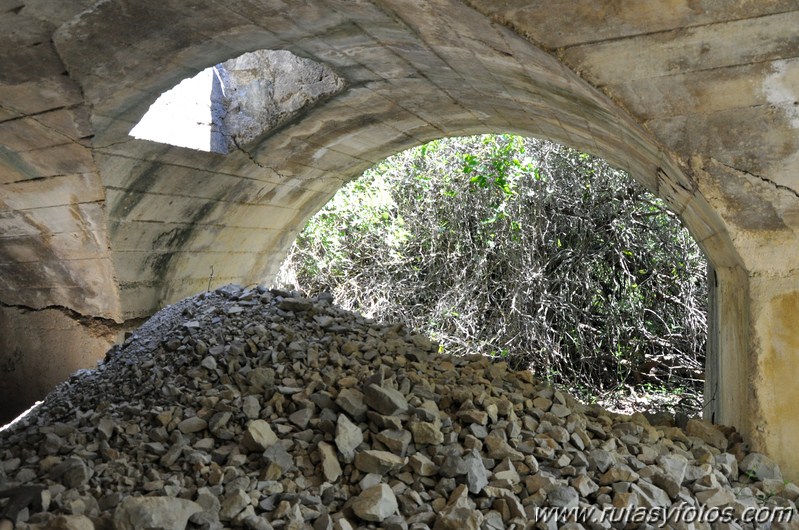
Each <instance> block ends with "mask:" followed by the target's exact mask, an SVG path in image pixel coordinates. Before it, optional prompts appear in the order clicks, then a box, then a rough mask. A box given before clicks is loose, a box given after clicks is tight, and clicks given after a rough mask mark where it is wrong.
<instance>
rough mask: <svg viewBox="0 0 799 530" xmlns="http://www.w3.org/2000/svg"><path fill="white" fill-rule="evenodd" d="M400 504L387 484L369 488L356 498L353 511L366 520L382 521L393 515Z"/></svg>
mask: <svg viewBox="0 0 799 530" xmlns="http://www.w3.org/2000/svg"><path fill="white" fill-rule="evenodd" d="M398 508H399V506H398V505H397V497H396V496H395V495H394V492H393V491H391V488H389V487H388V485H387V484H377V485H376V486H372V487H371V488H367V489H365V490H364V491H362V492H361V494H360V495H358V496H357V497H356V498H355V502H353V503H352V511H353V512H354V513H355V515H357V516H358V517H360V518H361V519H363V520H364V521H371V522H377V523H379V522H382V521H384V520H386V519H387V518H388V517H390V516H391V515H393V514H394V513H395V512H396V511H397V509H398Z"/></svg>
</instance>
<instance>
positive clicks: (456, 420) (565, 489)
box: [0, 286, 799, 530]
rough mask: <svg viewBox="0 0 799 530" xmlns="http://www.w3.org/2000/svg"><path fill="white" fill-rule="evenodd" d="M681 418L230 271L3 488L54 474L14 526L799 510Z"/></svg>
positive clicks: (52, 428) (522, 522) (331, 523)
mask: <svg viewBox="0 0 799 530" xmlns="http://www.w3.org/2000/svg"><path fill="white" fill-rule="evenodd" d="M680 423H682V425H681V426H680V427H677V426H675V425H674V418H673V417H670V416H667V415H666V416H664V415H662V414H661V415H649V416H647V415H644V414H640V413H639V414H634V415H632V416H622V415H617V414H612V413H609V412H606V411H603V410H602V409H600V408H599V407H596V406H586V405H581V404H579V403H577V402H575V401H574V400H573V399H572V398H571V397H570V396H568V395H566V394H564V393H562V392H560V391H558V390H556V389H553V388H552V387H551V386H549V385H547V384H545V383H538V382H536V381H535V380H534V379H533V378H532V376H531V374H530V373H529V372H513V371H511V370H509V369H508V367H507V365H506V364H505V363H503V362H496V361H494V360H492V359H489V358H485V357H480V356H473V357H449V356H445V355H441V354H439V352H438V347H437V345H436V344H434V343H432V342H431V341H430V340H429V339H427V338H426V337H424V336H421V335H418V334H413V333H409V332H408V331H406V330H404V329H403V328H402V327H401V326H397V325H386V324H381V323H376V322H372V321H370V320H368V319H365V318H363V317H360V316H358V315H356V314H353V313H350V312H346V311H344V310H342V309H340V308H337V307H336V306H334V305H332V304H331V302H330V300H329V299H328V298H324V297H320V298H314V299H309V298H304V297H302V296H300V295H298V294H297V293H289V292H282V291H277V290H267V289H264V288H255V289H242V288H238V287H234V286H229V287H226V288H223V289H220V290H217V291H216V292H214V293H208V294H203V295H199V296H196V297H194V298H190V299H187V300H184V301H182V302H180V303H179V304H176V305H175V306H171V307H169V308H167V309H165V310H164V311H162V312H160V313H159V314H157V315H156V316H154V317H153V318H152V319H151V320H150V321H148V323H146V324H145V325H144V326H143V327H142V328H141V329H140V330H138V331H137V332H136V334H135V335H133V336H131V337H129V338H128V339H127V340H126V341H125V343H124V344H123V345H122V346H121V347H117V348H115V349H113V350H112V351H110V352H109V354H108V356H107V357H106V359H105V361H104V362H102V363H101V364H100V365H99V366H98V368H97V369H96V370H86V371H83V372H80V373H78V374H76V375H75V376H73V377H72V378H71V379H70V380H69V381H68V382H66V383H64V384H63V385H61V386H60V387H59V388H58V389H57V390H56V391H55V392H54V393H53V394H51V395H50V396H49V397H48V398H47V400H46V401H45V403H44V404H43V405H42V406H40V407H39V408H38V409H37V410H36V411H35V412H34V414H33V415H32V416H30V417H29V418H28V419H26V420H24V421H23V422H21V423H20V424H18V425H15V426H13V427H12V428H10V429H7V430H6V431H4V432H2V433H0V490H7V489H8V488H13V487H16V486H25V485H41V486H43V488H44V489H43V490H42V491H41V493H40V497H41V498H37V499H36V501H37V502H36V503H31V505H30V506H28V507H26V508H24V509H23V510H22V511H21V512H20V513H19V523H18V524H17V528H20V529H34V528H46V529H73V530H77V529H80V530H91V529H98V530H99V529H118V530H129V529H130V530H133V529H167V530H182V529H184V528H190V529H222V528H246V529H253V530H268V529H272V528H273V529H303V528H313V529H314V530H330V529H337V530H339V529H340V530H349V529H355V528H378V527H379V528H385V529H390V530H405V529H418V530H422V529H433V530H447V529H459V530H470V529H484V530H500V529H506V528H507V529H511V528H520V529H521V528H546V529H550V528H551V529H555V528H611V527H613V528H624V527H626V528H655V527H657V526H658V524H657V523H655V522H635V521H632V522H631V521H629V520H626V521H615V522H614V520H612V519H610V520H609V519H605V520H602V519H601V518H600V517H594V518H593V520H590V521H582V522H570V523H564V522H558V521H556V517H555V516H554V515H552V516H551V517H549V519H544V518H543V516H542V512H541V511H540V510H539V508H541V507H564V508H569V507H581V506H582V507H587V506H593V507H597V508H599V509H602V508H616V509H622V508H625V507H628V508H634V507H650V508H651V507H656V508H657V507H660V508H667V507H672V508H674V507H677V506H683V507H693V508H696V509H699V508H702V507H703V508H702V509H705V510H707V509H708V508H715V509H717V510H721V509H727V510H729V513H734V514H735V516H736V517H737V518H740V517H741V516H742V515H743V513H744V511H746V510H747V509H748V508H752V507H758V506H766V507H769V508H773V509H776V508H791V509H795V507H796V505H795V504H794V501H795V500H796V498H797V497H799V488H797V487H796V486H795V485H793V484H790V483H786V482H784V481H783V480H782V477H781V475H780V471H779V468H778V467H777V466H776V465H775V464H774V463H773V462H771V461H770V460H769V459H768V458H767V457H766V456H764V455H761V454H757V453H750V454H747V453H746V450H745V447H744V446H743V444H742V443H741V442H740V438H739V437H738V436H737V434H736V433H734V432H733V431H732V430H729V429H726V430H719V429H717V428H716V427H714V426H711V425H709V424H707V423H705V422H702V421H699V420H688V421H687V422H680ZM681 427H682V428H681ZM0 493H1V492H0ZM3 502H4V501H3V500H2V499H0V507H2V505H3ZM575 517H576V516H575ZM796 519H797V521H799V517H797V518H796ZM791 524H794V525H795V524H796V523H774V524H771V523H761V524H757V527H758V528H767V527H772V528H792V526H791ZM764 525H765V526H764ZM667 527H669V528H754V527H755V525H754V524H748V523H740V522H735V521H733V522H717V523H713V524H710V523H707V522H677V521H672V522H669V523H668V524H667Z"/></svg>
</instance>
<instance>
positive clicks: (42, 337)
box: [0, 307, 119, 424]
mask: <svg viewBox="0 0 799 530" xmlns="http://www.w3.org/2000/svg"><path fill="white" fill-rule="evenodd" d="M81 320H82V321H81ZM118 338H119V332H118V331H117V326H114V325H109V323H106V322H102V321H100V320H91V321H90V320H87V319H78V318H75V316H74V315H70V314H69V312H65V311H64V310H59V309H44V310H41V311H30V310H25V309H18V308H14V307H0V396H3V397H2V407H0V424H3V423H5V422H7V421H9V420H11V419H13V418H14V417H15V416H16V415H17V413H19V412H21V411H23V410H25V409H27V408H28V407H30V406H31V404H33V403H34V402H35V401H38V400H41V399H43V398H44V397H45V396H46V395H47V394H48V393H49V392H50V391H51V390H52V389H53V388H55V386H56V385H57V384H58V383H61V382H62V381H65V380H66V379H67V378H69V376H70V375H71V374H72V373H74V372H75V371H77V370H80V369H81V368H94V367H95V366H96V365H97V361H98V359H102V358H103V356H104V355H105V353H106V352H107V351H108V349H109V348H110V347H111V346H112V345H113V344H114V342H115V341H116V340H117V339H118Z"/></svg>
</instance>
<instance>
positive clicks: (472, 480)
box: [463, 451, 488, 495]
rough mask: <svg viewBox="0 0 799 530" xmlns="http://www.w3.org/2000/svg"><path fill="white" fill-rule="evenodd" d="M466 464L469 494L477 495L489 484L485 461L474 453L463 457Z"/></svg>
mask: <svg viewBox="0 0 799 530" xmlns="http://www.w3.org/2000/svg"><path fill="white" fill-rule="evenodd" d="M463 461H464V462H465V463H466V466H467V471H466V484H467V486H468V487H469V492H471V493H472V494H474V495H477V494H478V493H480V492H481V491H483V488H484V487H485V486H486V485H487V484H488V471H487V470H486V468H485V465H483V459H482V458H480V455H479V454H478V453H477V452H475V451H472V452H470V453H468V454H466V456H464V457H463Z"/></svg>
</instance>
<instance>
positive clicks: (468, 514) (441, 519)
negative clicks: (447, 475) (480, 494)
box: [433, 484, 484, 530]
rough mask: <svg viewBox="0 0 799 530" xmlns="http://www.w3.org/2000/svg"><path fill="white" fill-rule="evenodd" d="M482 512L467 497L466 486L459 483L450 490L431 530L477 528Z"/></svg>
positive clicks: (481, 520)
mask: <svg viewBox="0 0 799 530" xmlns="http://www.w3.org/2000/svg"><path fill="white" fill-rule="evenodd" d="M483 520H484V518H483V514H482V513H481V512H480V511H479V510H477V509H476V506H475V504H474V501H472V500H471V499H470V498H469V494H468V490H467V489H466V486H465V485H463V484H461V485H460V486H458V487H457V488H455V490H454V491H453V492H452V495H450V498H449V500H448V501H447V505H446V507H444V509H443V510H441V512H440V513H439V514H438V516H437V517H436V522H435V524H434V525H433V530H479V529H480V525H482V524H483Z"/></svg>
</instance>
